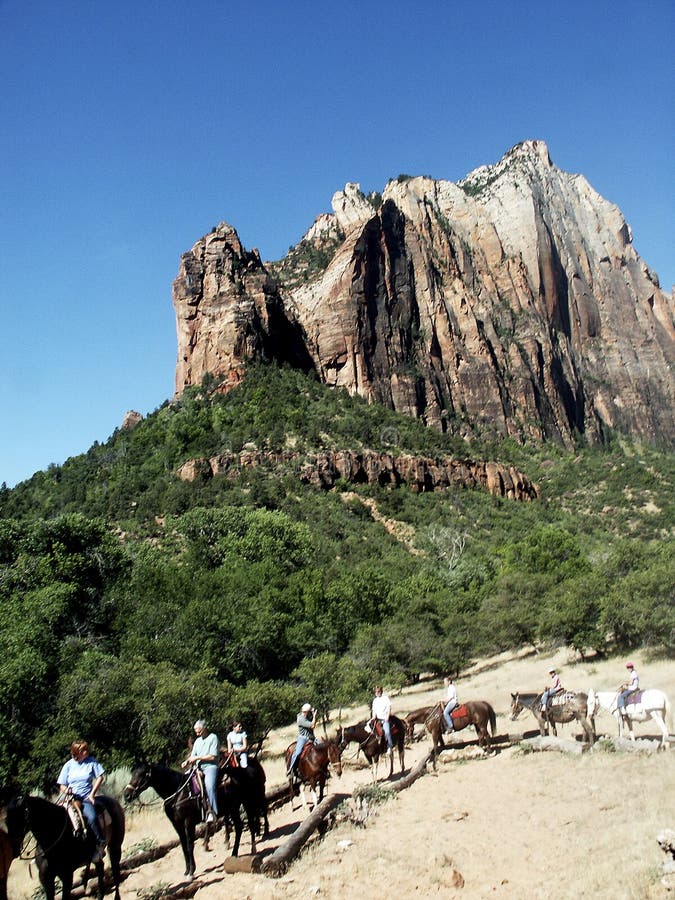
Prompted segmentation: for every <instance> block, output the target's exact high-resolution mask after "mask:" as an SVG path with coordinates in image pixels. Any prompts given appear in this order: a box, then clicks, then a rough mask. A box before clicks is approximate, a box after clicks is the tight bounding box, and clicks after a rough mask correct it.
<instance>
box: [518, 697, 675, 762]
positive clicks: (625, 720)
mask: <svg viewBox="0 0 675 900" xmlns="http://www.w3.org/2000/svg"><path fill="white" fill-rule="evenodd" d="M626 699H627V702H626V704H625V705H624V706H623V707H620V706H619V692H618V691H595V690H593V688H591V689H590V690H589V691H588V693H587V694H586V693H584V692H583V691H578V692H574V691H564V692H563V693H561V694H560V695H558V696H554V697H553V698H552V700H551V701H550V702H549V705H548V706H547V708H546V710H543V709H542V706H541V694H537V693H532V692H526V693H520V692H517V693H515V694H511V719H512V720H514V719H516V718H517V716H518V715H519V714H520V712H521V711H522V710H524V709H529V711H530V712H531V713H532V715H533V716H534V717H535V719H536V720H537V723H538V724H539V731H540V734H542V735H544V734H547V733H548V726H549V725H550V726H551V730H552V731H553V734H554V735H557V733H558V732H557V730H556V725H557V724H560V723H564V722H571V721H573V720H574V719H576V720H577V721H578V722H579V724H580V726H581V728H582V729H583V732H584V738H585V739H586V741H587V742H588V743H589V744H592V743H593V742H594V740H595V737H596V732H595V716H596V715H597V714H598V712H599V711H600V710H601V709H604V710H606V711H607V712H609V713H610V714H611V715H612V716H613V717H614V719H615V720H616V722H617V725H618V732H619V737H623V736H624V733H627V734H628V737H629V738H630V739H631V740H632V741H634V740H635V731H634V728H633V723H634V722H648V721H650V720H651V721H653V722H654V723H655V724H656V725H657V726H658V728H659V730H660V732H661V746H662V747H663V748H664V749H666V748H667V747H668V745H669V732H670V730H672V709H671V705H670V700H669V699H668V696H667V694H665V693H664V692H663V691H661V690H657V689H656V688H651V689H649V690H645V691H639V692H638V693H637V694H636V695H635V696H629V697H627V698H626Z"/></svg>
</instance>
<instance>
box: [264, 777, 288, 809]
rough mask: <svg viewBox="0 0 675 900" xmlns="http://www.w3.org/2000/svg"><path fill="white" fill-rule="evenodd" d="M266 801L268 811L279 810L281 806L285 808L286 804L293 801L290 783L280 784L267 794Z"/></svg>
mask: <svg viewBox="0 0 675 900" xmlns="http://www.w3.org/2000/svg"><path fill="white" fill-rule="evenodd" d="M265 799H266V800H267V808H268V809H278V808H279V807H280V806H283V805H284V803H287V802H288V801H289V800H292V799H293V798H292V797H291V788H290V785H289V784H288V782H286V783H285V784H278V785H277V786H276V787H273V788H271V789H270V790H269V791H268V792H267V793H266V794H265Z"/></svg>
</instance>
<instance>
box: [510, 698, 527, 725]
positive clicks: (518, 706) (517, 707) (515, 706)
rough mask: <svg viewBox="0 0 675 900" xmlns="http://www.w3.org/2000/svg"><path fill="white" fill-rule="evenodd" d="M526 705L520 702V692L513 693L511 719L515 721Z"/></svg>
mask: <svg viewBox="0 0 675 900" xmlns="http://www.w3.org/2000/svg"><path fill="white" fill-rule="evenodd" d="M524 708H525V707H524V706H523V704H522V703H521V702H520V694H519V693H518V691H516V693H515V694H511V716H510V718H511V721H512V722H513V721H515V720H516V719H517V718H518V716H519V715H520V713H521V712H522V711H523V709H524Z"/></svg>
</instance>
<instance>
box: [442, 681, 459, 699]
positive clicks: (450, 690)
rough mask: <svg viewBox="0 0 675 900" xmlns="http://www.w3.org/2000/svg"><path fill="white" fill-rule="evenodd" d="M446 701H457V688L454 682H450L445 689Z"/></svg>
mask: <svg viewBox="0 0 675 900" xmlns="http://www.w3.org/2000/svg"><path fill="white" fill-rule="evenodd" d="M445 702H446V703H451V702H452V703H457V688H456V687H455V685H454V684H453V683H452V682H450V684H449V685H448V686H447V688H446V689H445Z"/></svg>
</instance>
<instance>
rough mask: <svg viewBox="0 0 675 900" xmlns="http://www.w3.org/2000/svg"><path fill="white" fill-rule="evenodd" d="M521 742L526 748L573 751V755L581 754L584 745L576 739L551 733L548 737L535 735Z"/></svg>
mask: <svg viewBox="0 0 675 900" xmlns="http://www.w3.org/2000/svg"><path fill="white" fill-rule="evenodd" d="M522 744H523V745H524V746H525V747H527V748H528V750H542V751H545V750H553V751H556V752H558V753H573V754H574V755H575V756H581V754H582V753H583V752H584V747H585V745H584V744H580V743H579V742H578V741H568V740H566V739H565V738H559V737H553V736H552V735H550V736H548V737H542V736H541V735H537V737H533V738H529V739H528V740H526V741H522Z"/></svg>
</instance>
